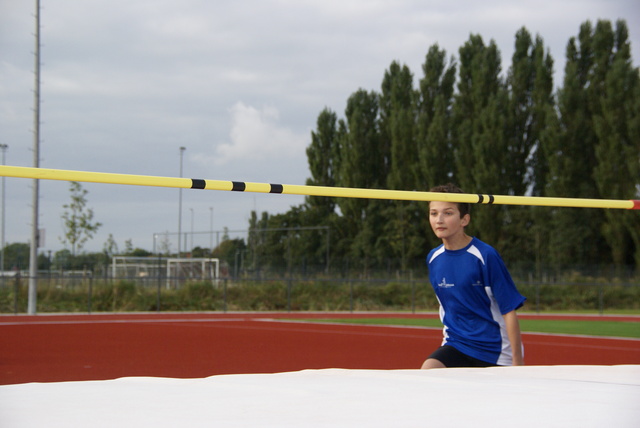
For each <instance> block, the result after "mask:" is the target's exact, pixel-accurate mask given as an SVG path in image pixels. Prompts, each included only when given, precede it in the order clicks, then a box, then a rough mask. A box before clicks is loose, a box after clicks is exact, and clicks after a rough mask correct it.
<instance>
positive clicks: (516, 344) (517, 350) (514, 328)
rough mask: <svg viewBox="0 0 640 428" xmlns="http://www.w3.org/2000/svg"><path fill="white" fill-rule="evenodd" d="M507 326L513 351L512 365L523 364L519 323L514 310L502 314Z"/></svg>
mask: <svg viewBox="0 0 640 428" xmlns="http://www.w3.org/2000/svg"><path fill="white" fill-rule="evenodd" d="M503 316H504V321H505V324H506V326H507V336H509V342H511V352H512V353H513V363H512V364H513V365H514V366H523V365H524V356H523V355H522V337H521V335H520V323H519V322H518V315H517V314H516V311H511V312H508V313H506V314H504V315H503Z"/></svg>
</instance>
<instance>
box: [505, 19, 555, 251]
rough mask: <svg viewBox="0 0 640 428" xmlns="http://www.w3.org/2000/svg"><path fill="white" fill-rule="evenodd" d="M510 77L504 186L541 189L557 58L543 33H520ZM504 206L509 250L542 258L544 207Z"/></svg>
mask: <svg viewBox="0 0 640 428" xmlns="http://www.w3.org/2000/svg"><path fill="white" fill-rule="evenodd" d="M506 83H507V89H508V97H509V99H508V110H507V124H506V125H507V126H506V138H507V144H506V153H505V160H504V183H503V185H504V187H503V188H502V191H504V192H506V193H508V194H512V195H526V194H533V195H540V194H541V192H542V188H544V180H541V178H540V177H539V175H538V174H539V173H540V172H542V176H543V177H544V175H545V174H546V159H545V157H544V151H543V149H542V143H541V139H542V133H543V131H544V129H545V127H546V125H547V121H548V116H549V115H553V114H555V113H554V110H553V108H554V100H553V60H552V59H551V56H550V54H549V53H548V51H547V52H545V48H544V43H543V41H542V38H540V37H539V36H538V37H536V39H535V40H533V38H532V37H531V34H530V33H529V32H528V31H527V29H526V28H524V27H523V28H521V29H520V30H519V31H518V32H517V33H516V39H515V48H514V53H513V56H512V61H511V66H510V68H509V70H508V72H507V80H506ZM504 211H505V212H506V215H505V219H504V223H503V225H502V240H503V242H505V245H503V247H502V248H501V250H502V254H503V256H504V257H505V258H510V259H515V258H520V259H521V260H523V261H524V260H529V261H533V260H537V261H538V262H539V263H540V262H541V261H542V260H541V255H542V254H544V252H543V251H542V248H541V247H540V245H541V242H542V241H541V239H542V236H541V233H543V232H544V230H543V229H541V227H540V225H538V224H536V219H537V220H539V221H544V220H543V219H544V212H542V210H536V209H532V208H531V207H523V206H509V207H505V208H504ZM507 243H508V244H507ZM532 243H533V245H532Z"/></svg>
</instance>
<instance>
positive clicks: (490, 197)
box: [487, 195, 496, 204]
mask: <svg viewBox="0 0 640 428" xmlns="http://www.w3.org/2000/svg"><path fill="white" fill-rule="evenodd" d="M495 200H496V198H494V197H493V195H489V202H487V203H488V204H492V203H493V202H494V201H495Z"/></svg>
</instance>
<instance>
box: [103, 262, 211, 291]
mask: <svg viewBox="0 0 640 428" xmlns="http://www.w3.org/2000/svg"><path fill="white" fill-rule="evenodd" d="M111 274H112V277H113V278H127V279H139V280H140V279H152V278H160V277H162V276H164V277H165V279H166V284H167V288H170V287H171V284H172V283H173V284H175V286H176V287H177V286H179V285H180V284H182V283H183V282H184V281H187V280H196V281H207V280H209V281H214V283H215V284H216V285H217V283H218V279H219V277H220V261H219V259H212V258H166V257H162V258H161V257H130V256H115V257H113V258H112V263H111ZM163 274H164V275H163Z"/></svg>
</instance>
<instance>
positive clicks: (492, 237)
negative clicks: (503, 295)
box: [452, 35, 507, 247]
mask: <svg viewBox="0 0 640 428" xmlns="http://www.w3.org/2000/svg"><path fill="white" fill-rule="evenodd" d="M459 53H460V72H459V81H458V93H457V95H456V98H455V102H454V106H453V115H454V123H453V128H452V137H453V148H454V157H455V165H456V174H455V176H454V178H455V181H457V183H458V184H459V185H460V186H461V187H462V189H463V190H464V191H465V192H468V193H496V194H500V193H501V191H502V190H504V188H503V184H504V182H503V179H504V174H503V171H504V168H505V162H506V160H507V159H506V145H507V139H506V135H505V126H506V124H505V116H506V108H507V105H506V103H507V96H506V95H507V94H506V89H505V87H504V84H503V82H502V80H501V78H500V70H501V66H500V62H501V60H500V52H499V50H498V48H497V46H496V44H495V42H494V41H493V40H492V41H491V42H490V43H489V45H487V46H485V44H484V42H483V40H482V37H481V36H479V35H471V36H470V38H469V41H467V42H466V43H465V45H464V46H462V47H461V48H460V50H459ZM502 217H503V212H502V210H501V209H500V208H496V207H494V206H491V207H489V206H482V207H477V208H476V209H474V214H473V215H472V218H473V221H472V222H471V228H470V231H473V232H474V233H475V234H477V235H478V236H479V237H481V238H483V239H486V240H488V241H489V242H492V243H494V245H497V246H498V247H500V245H498V243H497V241H498V238H499V235H500V226H501V225H502Z"/></svg>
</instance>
